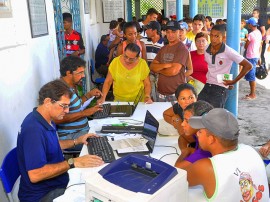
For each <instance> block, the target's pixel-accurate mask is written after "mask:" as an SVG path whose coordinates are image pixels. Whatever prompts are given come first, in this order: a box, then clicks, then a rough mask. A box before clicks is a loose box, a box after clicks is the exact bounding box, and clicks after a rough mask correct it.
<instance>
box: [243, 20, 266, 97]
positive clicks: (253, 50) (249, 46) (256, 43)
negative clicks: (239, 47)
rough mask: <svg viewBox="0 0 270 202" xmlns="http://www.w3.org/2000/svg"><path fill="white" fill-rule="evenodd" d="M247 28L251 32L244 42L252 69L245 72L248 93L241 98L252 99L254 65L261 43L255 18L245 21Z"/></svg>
mask: <svg viewBox="0 0 270 202" xmlns="http://www.w3.org/2000/svg"><path fill="white" fill-rule="evenodd" d="M246 23H247V24H248V28H249V29H250V30H251V32H250V33H249V34H248V37H247V41H246V44H245V49H246V50H247V51H246V58H247V60H248V61H249V62H250V63H251V64H252V69H251V70H250V71H249V72H248V73H247V74H246V76H245V79H246V80H247V81H248V82H249V86H250V93H249V94H248V95H246V96H245V97H244V98H243V99H245V100H253V99H255V98H256V77H255V73H256V66H257V63H258V60H259V59H260V47H261V43H262V34H261V32H260V31H259V30H258V29H257V25H258V24H257V23H258V19H257V18H254V17H252V18H249V20H247V21H246Z"/></svg>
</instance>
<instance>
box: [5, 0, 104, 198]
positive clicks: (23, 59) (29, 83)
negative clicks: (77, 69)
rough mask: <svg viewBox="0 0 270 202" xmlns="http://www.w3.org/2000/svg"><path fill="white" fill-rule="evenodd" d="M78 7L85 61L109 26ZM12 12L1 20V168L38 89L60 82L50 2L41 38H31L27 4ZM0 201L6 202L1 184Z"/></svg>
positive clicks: (16, 4)
mask: <svg viewBox="0 0 270 202" xmlns="http://www.w3.org/2000/svg"><path fill="white" fill-rule="evenodd" d="M90 1H91V2H92V1H95V0H90ZM97 3H98V4H100V5H99V6H97V8H98V10H96V9H94V11H95V12H96V13H98V15H102V10H101V1H97ZM80 5H81V20H82V24H83V25H82V35H83V37H84V41H85V46H86V54H85V59H86V61H88V60H89V58H90V57H93V56H94V52H95V49H96V46H97V45H98V42H99V38H100V36H101V35H102V34H105V33H107V32H108V27H109V24H107V23H106V24H104V23H99V22H100V16H99V18H98V19H99V20H95V21H91V19H90V15H89V14H84V7H83V6H84V4H83V0H81V1H80ZM12 10H13V11H12V12H13V17H12V18H0V27H1V32H0V106H1V110H0V120H1V121H0V164H1V162H2V160H3V158H4V156H5V155H6V154H7V153H8V151H10V150H11V149H12V148H14V147H15V146H16V140H17V134H18V131H19V130H20V125H21V123H22V121H23V119H24V118H25V116H26V115H27V114H28V113H29V112H31V111H32V109H33V107H35V106H36V105H37V97H38V91H39V89H40V87H41V86H42V85H44V84H45V83H47V82H48V81H51V80H53V79H56V78H59V60H58V55H57V46H56V37H55V36H56V35H55V24H54V16H53V13H54V12H53V5H52V1H50V0H46V10H47V20H48V29H49V35H46V36H43V37H38V38H32V37H31V31H30V24H29V17H28V7H27V1H12ZM101 19H102V18H101ZM97 22H98V23H97ZM89 84H90V82H89V80H88V86H89ZM0 201H1V202H7V201H8V200H7V198H6V196H5V193H4V191H3V187H2V183H0Z"/></svg>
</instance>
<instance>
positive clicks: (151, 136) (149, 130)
mask: <svg viewBox="0 0 270 202" xmlns="http://www.w3.org/2000/svg"><path fill="white" fill-rule="evenodd" d="M158 128H159V122H158V121H157V120H156V118H155V117H154V116H153V115H152V114H151V113H150V112H149V111H148V110H147V111H146V115H145V120H144V125H143V131H142V133H141V134H142V136H143V137H144V138H145V139H147V140H148V142H147V143H146V150H145V151H133V150H132V151H127V150H126V149H118V150H116V152H117V154H118V156H125V155H128V154H134V153H135V154H143V155H146V154H150V153H152V152H153V150H154V146H155V142H156V139H157V134H158Z"/></svg>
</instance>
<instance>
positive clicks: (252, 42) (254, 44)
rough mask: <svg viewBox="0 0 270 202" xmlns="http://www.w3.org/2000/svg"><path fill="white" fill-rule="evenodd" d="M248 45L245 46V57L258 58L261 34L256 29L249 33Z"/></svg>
mask: <svg viewBox="0 0 270 202" xmlns="http://www.w3.org/2000/svg"><path fill="white" fill-rule="evenodd" d="M247 39H248V40H249V45H248V47H247V54H246V57H247V58H248V59H252V58H260V47H261V42H262V34H261V32H260V31H259V30H258V29H256V30H254V31H252V32H250V33H249V35H248V38H247Z"/></svg>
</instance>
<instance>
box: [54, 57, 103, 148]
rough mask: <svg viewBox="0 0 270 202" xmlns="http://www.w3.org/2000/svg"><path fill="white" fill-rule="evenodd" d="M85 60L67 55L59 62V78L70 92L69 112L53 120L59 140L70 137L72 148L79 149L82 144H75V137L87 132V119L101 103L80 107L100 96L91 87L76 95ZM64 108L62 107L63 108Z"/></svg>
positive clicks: (99, 107) (99, 92) (82, 76)
mask: <svg viewBox="0 0 270 202" xmlns="http://www.w3.org/2000/svg"><path fill="white" fill-rule="evenodd" d="M84 70H85V61H84V60H83V59H81V58H80V57H77V56H72V55H71V56H68V57H66V58H64V59H63V60H62V61H61V63H60V74H61V80H62V81H63V82H65V83H66V84H67V85H68V86H69V87H70V90H71V92H72V96H71V99H70V106H69V112H68V113H66V114H65V115H64V117H63V119H61V120H59V119H58V120H55V123H56V124H57V132H58V136H59V138H60V139H61V140H65V139H72V140H74V145H76V146H75V147H74V148H73V149H72V150H79V151H80V150H81V148H82V145H77V143H76V141H77V138H78V137H80V136H82V135H84V134H86V133H88V131H89V126H88V119H87V117H89V116H91V115H92V114H94V113H95V112H97V111H101V110H102V106H101V105H96V106H94V107H91V108H86V109H82V105H83V104H84V102H86V101H87V100H88V99H90V98H91V97H93V96H95V97H100V96H101V95H102V93H101V91H100V90H98V89H93V90H91V91H89V92H87V93H86V94H84V95H83V96H82V97H80V96H79V95H78V91H77V86H78V85H80V84H81V81H82V79H83V78H84V77H85V73H84ZM64 109H65V108H64V107H63V110H64Z"/></svg>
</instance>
